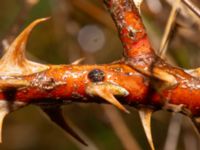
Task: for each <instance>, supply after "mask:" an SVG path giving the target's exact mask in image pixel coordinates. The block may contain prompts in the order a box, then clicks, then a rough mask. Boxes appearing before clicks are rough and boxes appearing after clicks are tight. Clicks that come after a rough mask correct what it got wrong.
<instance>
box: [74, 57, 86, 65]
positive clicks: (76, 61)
mask: <svg viewBox="0 0 200 150" xmlns="http://www.w3.org/2000/svg"><path fill="white" fill-rule="evenodd" d="M84 60H85V58H84V57H82V58H79V59H77V60H75V61H74V62H72V63H71V64H72V65H79V64H80V63H82V62H83V61H84Z"/></svg>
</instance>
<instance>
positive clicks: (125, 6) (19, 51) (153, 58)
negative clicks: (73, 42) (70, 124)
mask: <svg viewBox="0 0 200 150" xmlns="http://www.w3.org/2000/svg"><path fill="white" fill-rule="evenodd" d="M104 3H105V4H106V6H107V8H108V10H109V11H110V13H111V15H112V17H113V19H114V20H115V23H116V25H117V27H118V31H119V36H120V38H121V41H122V44H123V47H124V55H125V57H124V60H123V61H120V62H119V63H115V64H105V65H57V66H56V65H41V64H37V63H33V62H30V61H28V60H26V59H25V57H24V49H25V45H26V41H27V38H28V36H29V33H30V31H31V30H32V28H33V27H34V26H35V25H36V24H38V23H39V22H41V21H43V20H45V19H41V20H36V21H35V22H33V23H32V24H31V25H30V26H29V27H28V28H26V29H25V30H24V31H23V32H22V34H21V35H19V37H18V38H16V40H15V41H14V42H13V44H12V45H11V46H10V48H9V50H8V52H7V53H6V54H5V55H4V57H3V58H2V59H1V61H0V87H1V89H2V90H1V91H0V99H1V102H2V101H4V102H8V101H11V102H12V103H14V102H23V105H27V104H31V103H33V104H36V105H39V106H51V107H55V106H60V105H63V104H66V103H70V102H84V103H91V102H97V103H102V102H110V103H112V104H114V105H115V106H117V107H118V108H120V109H122V110H124V111H126V109H125V108H124V107H123V106H122V105H121V104H120V103H119V102H118V101H117V100H116V99H115V98H114V96H118V98H119V101H120V102H121V103H123V104H127V105H130V106H135V107H150V108H152V109H153V110H157V109H162V108H166V109H170V110H172V111H178V112H182V113H185V114H187V115H191V116H197V117H199V116H200V80H199V77H200V73H199V69H196V70H191V71H190V73H188V72H185V71H184V70H183V69H180V68H176V67H173V66H171V65H169V64H168V63H166V62H165V61H164V60H162V59H161V58H160V57H159V56H157V55H156V54H155V52H154V50H153V49H152V48H151V44H150V42H149V40H148V37H147V34H146V31H145V28H144V26H143V23H142V20H141V18H140V16H139V13H138V11H137V9H136V7H135V5H134V3H133V2H132V0H104ZM11 68H12V69H11ZM94 97H95V98H94ZM96 97H100V98H102V99H97V98H96ZM103 99H105V100H106V101H104V100H103ZM12 103H11V104H12ZM12 107H13V106H12ZM11 110H14V108H13V109H11ZM46 112H49V111H46ZM54 112H57V109H55V111H54ZM58 112H59V111H58ZM7 113H8V112H6V113H5V114H7ZM5 114H4V115H5ZM57 115H60V114H57ZM50 117H51V118H52V120H54V121H55V122H57V123H58V122H59V121H58V120H56V118H55V117H53V116H50ZM0 119H1V118H0ZM62 120H63V119H62ZM59 123H60V122H59ZM62 123H63V122H62ZM62 123H61V124H62ZM66 130H67V131H69V130H68V128H67V129H66ZM72 134H74V133H73V132H72ZM74 136H75V137H77V136H76V135H74ZM79 141H81V140H80V139H79ZM82 143H83V142H82Z"/></svg>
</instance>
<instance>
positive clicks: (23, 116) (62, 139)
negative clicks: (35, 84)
mask: <svg viewBox="0 0 200 150" xmlns="http://www.w3.org/2000/svg"><path fill="white" fill-rule="evenodd" d="M175 2H176V0H144V3H143V4H142V8H141V12H142V17H143V19H144V23H145V26H146V28H147V32H148V34H149V37H150V39H151V42H152V44H153V47H154V48H155V50H159V49H160V47H161V43H162V39H163V35H164V33H165V34H166V33H167V31H166V30H165V28H166V24H167V22H168V20H169V18H170V17H172V18H173V17H174V15H171V16H170V14H171V13H172V12H171V10H172V6H174V3H175ZM192 2H193V4H194V5H195V6H196V7H197V8H198V7H199V8H200V2H199V1H198V0H193V1H192ZM177 10H178V11H177V12H178V13H177V14H176V18H175V19H174V20H175V22H173V26H172V27H171V28H170V31H172V32H170V34H169V36H168V38H167V43H168V44H167V46H166V47H165V48H167V55H166V59H167V60H168V62H169V63H171V64H174V65H176V66H179V67H184V68H187V69H189V68H194V67H197V66H200V59H199V56H200V50H199V49H200V42H199V41H200V36H199V35H200V18H199V16H198V15H196V14H195V13H193V12H192V11H191V10H189V9H188V7H187V5H185V4H183V3H181V4H179V5H178V6H177ZM49 16H50V17H51V19H50V20H49V21H47V22H45V23H42V24H40V25H38V26H37V27H36V28H35V29H34V31H33V32H32V34H31V36H30V39H29V43H28V45H27V57H29V58H30V59H31V60H35V61H37V62H41V63H48V64H70V63H72V62H73V61H75V60H77V59H79V58H82V57H84V58H85V60H84V62H83V63H84V64H103V63H110V62H112V61H115V60H118V59H120V58H121V57H122V51H123V50H122V44H121V43H120V40H119V38H118V34H117V32H116V28H115V26H114V24H113V22H112V20H111V18H110V16H109V14H108V13H107V11H106V9H105V7H104V6H103V4H102V2H101V1H99V0H1V3H0V53H1V54H3V53H4V50H5V49H6V47H8V46H9V44H10V42H12V41H13V39H14V38H15V37H16V36H17V35H18V34H19V33H20V32H21V31H22V30H23V29H24V27H26V26H27V25H28V24H29V23H30V22H32V21H33V20H35V19H37V18H41V17H49ZM168 24H170V23H168ZM63 109H64V113H65V117H66V120H68V121H69V122H70V124H72V126H73V127H74V128H75V130H77V131H78V132H79V133H80V135H81V136H82V137H84V139H86V141H87V142H88V144H89V147H84V146H82V145H81V144H79V143H77V142H76V141H74V139H73V138H71V137H70V136H68V135H67V134H65V133H64V132H63V131H62V130H61V129H60V128H58V127H57V126H55V125H54V124H53V123H51V122H50V121H49V120H48V119H47V118H46V117H45V116H44V115H43V114H42V113H41V111H40V110H39V109H38V108H37V107H35V106H28V107H26V108H23V109H21V110H19V111H16V112H14V113H12V114H10V115H9V116H7V117H6V119H5V122H4V126H3V144H0V149H1V150H44V149H47V150H66V149H68V150H79V149H81V150H124V149H127V150H148V149H150V147H149V145H148V142H147V140H146V137H145V134H144V131H143V128H142V125H141V121H140V119H139V115H138V112H137V110H136V109H134V108H131V107H128V109H129V110H130V111H131V114H130V115H127V114H124V113H121V112H120V111H118V110H116V109H115V108H114V107H113V106H109V105H97V104H71V105H67V106H63ZM152 132H153V140H154V144H155V147H156V149H158V150H199V149H200V138H199V136H198V134H197V133H196V132H195V130H194V128H193V125H192V123H191V120H190V119H189V118H187V117H185V116H183V115H181V114H172V113H170V112H165V111H158V112H156V113H154V115H153V118H152Z"/></svg>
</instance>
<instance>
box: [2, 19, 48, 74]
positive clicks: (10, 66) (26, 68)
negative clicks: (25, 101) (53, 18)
mask: <svg viewBox="0 0 200 150" xmlns="http://www.w3.org/2000/svg"><path fill="white" fill-rule="evenodd" d="M48 19H49V18H42V19H37V20H35V21H33V22H32V23H31V24H30V25H29V26H28V27H27V28H25V29H24V31H22V33H21V34H20V35H19V36H18V37H17V38H16V39H15V40H14V41H13V42H12V44H11V45H10V46H9V47H8V49H7V51H6V53H5V54H4V56H3V57H2V58H1V60H0V75H14V76H15V75H22V74H23V75H27V74H31V73H34V72H39V71H42V70H45V69H47V68H48V66H46V65H42V64H38V63H34V62H31V61H28V60H27V59H26V57H25V50H26V44H27V40H28V37H29V35H30V33H31V31H32V30H33V28H34V27H35V26H36V25H37V24H39V23H41V22H43V21H46V20H48Z"/></svg>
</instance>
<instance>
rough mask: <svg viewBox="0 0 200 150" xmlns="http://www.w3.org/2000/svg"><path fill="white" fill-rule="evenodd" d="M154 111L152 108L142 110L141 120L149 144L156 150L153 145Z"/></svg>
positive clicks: (140, 112)
mask: <svg viewBox="0 0 200 150" xmlns="http://www.w3.org/2000/svg"><path fill="white" fill-rule="evenodd" d="M152 113H153V110H152V109H150V108H140V110H139V115H140V119H141V121H142V125H143V128H144V131H145V134H146V137H147V140H148V143H149V145H150V147H151V149H152V150H155V147H154V144H153V138H152V133H151V116H152Z"/></svg>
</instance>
